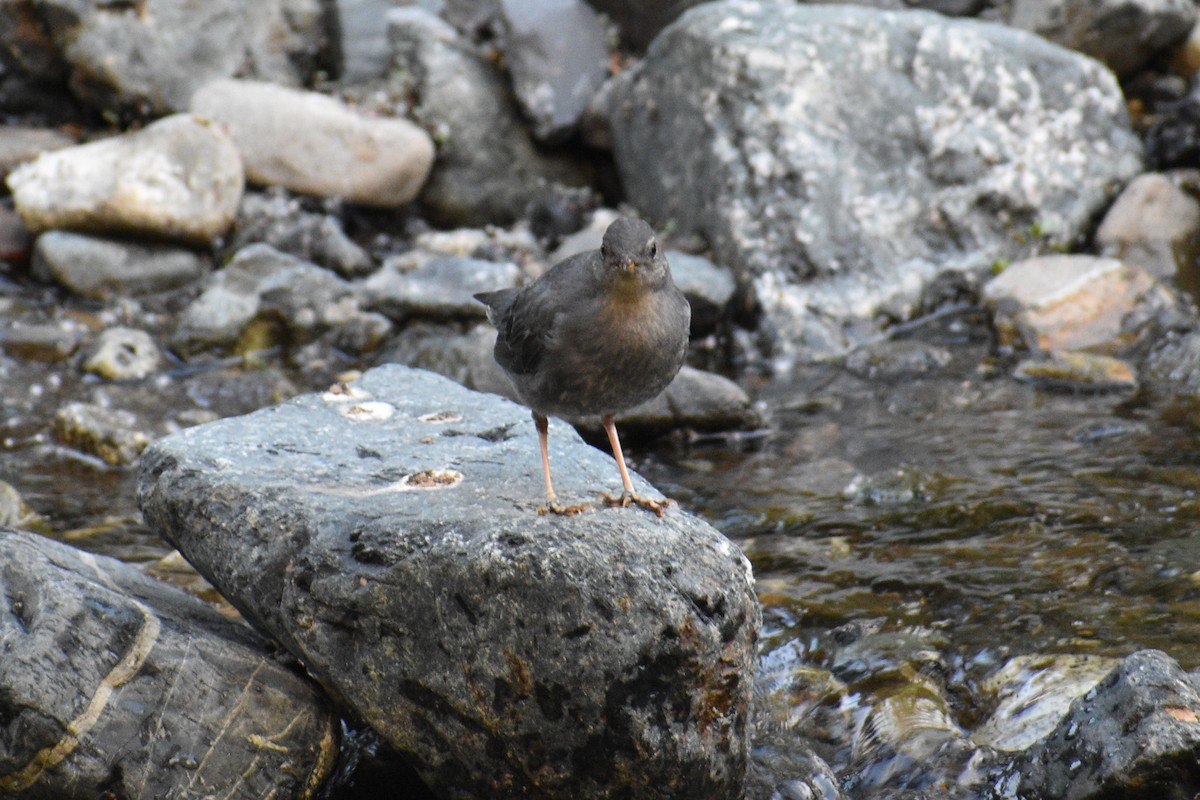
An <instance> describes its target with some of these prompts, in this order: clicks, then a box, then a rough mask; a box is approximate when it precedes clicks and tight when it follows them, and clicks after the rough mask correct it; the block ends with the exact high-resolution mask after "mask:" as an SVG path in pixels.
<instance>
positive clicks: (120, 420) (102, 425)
mask: <svg viewBox="0 0 1200 800" xmlns="http://www.w3.org/2000/svg"><path fill="white" fill-rule="evenodd" d="M137 424H138V420H137V416H136V415H135V414H134V413H133V412H131V411H126V410H125V409H117V408H105V407H104V406H98V405H95V404H92V403H79V402H75V403H68V404H67V405H65V406H63V407H62V408H60V409H59V410H58V411H57V413H55V415H54V433H55V435H56V436H57V437H58V439H59V441H61V442H62V443H63V444H65V445H68V446H69V447H73V448H75V449H76V450H79V451H81V452H83V453H87V454H88V455H93V456H95V457H96V458H99V459H100V460H101V461H103V462H105V463H106V464H110V465H112V466H121V465H124V464H132V463H133V462H134V461H136V460H137V457H138V456H139V455H140V454H141V452H142V450H144V449H145V448H146V445H148V444H150V437H149V436H148V435H147V434H146V433H144V432H143V431H141V430H139V429H138V427H137Z"/></svg>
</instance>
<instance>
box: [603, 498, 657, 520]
mask: <svg viewBox="0 0 1200 800" xmlns="http://www.w3.org/2000/svg"><path fill="white" fill-rule="evenodd" d="M601 497H603V498H604V505H606V506H608V507H609V508H629V506H630V505H633V504H637V505H639V506H641V507H642V508H644V509H646V510H647V511H653V512H654V513H655V514H657V515H658V516H660V517H661V516H662V515H663V514H665V513H666V511H667V506H673V505H675V501H674V500H672V499H671V498H669V497H664V498H662V499H661V500H656V499H654V498H653V497H642V496H640V495H636V494H630V493H629V492H621V494H620V496H616V495H611V494H609V493H608V492H602V493H601Z"/></svg>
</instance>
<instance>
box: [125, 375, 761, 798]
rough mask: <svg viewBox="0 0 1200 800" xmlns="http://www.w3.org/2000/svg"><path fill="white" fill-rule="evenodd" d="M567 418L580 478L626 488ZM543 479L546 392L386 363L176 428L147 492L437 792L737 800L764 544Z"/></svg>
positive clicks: (571, 467)
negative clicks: (615, 505)
mask: <svg viewBox="0 0 1200 800" xmlns="http://www.w3.org/2000/svg"><path fill="white" fill-rule="evenodd" d="M551 426H552V428H553V430H552V432H551V436H550V442H551V457H552V459H553V462H554V464H555V468H556V473H555V478H556V480H557V482H558V483H557V485H558V487H559V491H560V496H563V497H564V499H565V500H572V499H573V498H574V497H576V496H578V495H580V494H585V493H590V492H595V491H597V490H599V489H602V488H603V489H611V488H614V486H615V485H619V484H617V474H616V468H615V466H614V464H613V462H612V459H611V458H610V457H609V456H608V455H606V454H604V453H601V452H600V451H598V450H595V449H593V448H590V447H587V446H586V445H584V444H583V443H582V442H581V441H580V440H579V438H578V437H577V436H575V435H573V434H572V433H571V432H570V430H569V428H567V427H566V426H564V425H561V424H560V423H557V422H552V423H551ZM634 480H635V484H636V486H637V489H638V491H639V492H642V493H648V494H652V493H653V492H654V490H653V488H652V487H650V486H649V485H648V484H646V483H645V481H644V480H642V479H641V478H635V479H634ZM543 490H544V486H543V484H542V478H541V467H540V463H539V460H538V456H537V437H536V434H535V431H534V427H533V423H532V420H530V418H529V414H528V411H527V410H526V409H524V408H522V407H519V406H516V405H514V404H511V403H508V402H505V401H503V400H500V399H498V398H495V397H489V396H487V395H482V394H479V393H474V392H470V391H468V390H466V389H463V388H462V387H459V386H457V385H456V384H454V383H452V382H450V381H448V380H446V379H444V378H441V377H438V376H435V375H433V374H432V373H426V372H420V371H416V370H410V369H406V368H403V367H398V366H388V367H380V368H377V369H374V370H371V371H369V372H367V373H366V374H365V375H363V376H362V377H361V378H360V379H359V380H357V381H355V382H353V383H351V384H348V385H336V386H335V387H333V388H332V389H331V390H329V391H327V392H324V393H322V394H313V395H305V396H302V397H299V398H296V399H294V400H293V401H290V402H288V403H285V404H283V405H280V406H276V407H274V408H269V409H264V410H262V411H259V412H255V413H253V414H250V415H247V416H244V417H237V418H230V419H224V420H221V421H219V422H216V423H213V424H211V425H202V426H199V427H196V428H190V429H188V430H185V431H182V432H180V433H177V434H174V435H172V436H169V437H166V438H163V439H160V440H159V441H158V442H157V443H156V444H155V445H154V446H153V447H152V448H151V449H150V450H149V451H147V453H146V454H145V455H143V459H142V469H141V472H140V476H139V492H138V493H139V503H140V505H141V507H142V509H143V513H144V514H145V517H146V520H147V523H148V524H149V525H150V526H151V527H152V528H153V529H155V530H157V531H159V532H160V533H161V534H163V535H164V536H165V537H166V538H167V539H169V540H170V541H171V542H172V543H173V544H174V545H176V546H177V547H178V548H179V550H180V552H182V553H183V554H184V555H185V556H186V557H187V558H188V560H189V561H191V562H192V563H193V564H195V565H196V567H197V568H198V569H199V570H200V571H201V573H202V574H204V575H205V577H207V578H208V579H209V580H211V581H212V582H213V583H214V585H216V586H217V587H218V588H219V589H220V590H221V592H222V594H223V595H224V596H225V597H227V598H228V599H229V600H230V601H231V602H232V603H233V604H234V605H235V606H237V607H238V608H239V610H241V612H242V613H243V615H244V616H245V617H246V618H247V619H249V620H252V621H253V623H254V624H255V625H257V626H258V627H259V628H261V629H262V630H265V631H269V632H270V633H271V635H272V637H273V638H274V639H276V640H277V641H278V642H280V643H281V644H282V645H283V646H284V647H286V648H287V649H289V650H290V651H291V652H292V653H293V654H295V655H296V656H297V657H298V658H300V659H301V660H302V661H303V662H304V664H305V666H306V667H307V668H308V669H309V671H311V672H312V673H313V674H314V675H315V676H317V677H318V679H319V680H321V681H322V682H323V683H325V684H327V685H328V686H330V687H331V689H332V690H333V691H335V692H336V693H337V695H338V696H339V697H340V698H342V699H343V700H344V702H346V703H347V704H349V705H350V706H351V707H352V708H353V709H354V711H355V712H356V713H357V714H358V715H360V716H361V717H362V718H363V719H365V720H366V721H368V722H369V723H370V724H371V725H372V727H374V728H375V729H376V730H377V731H379V733H380V734H381V735H382V736H383V737H384V738H385V739H386V740H387V741H388V742H389V743H391V744H392V745H393V746H395V747H396V748H397V749H399V750H400V751H402V752H403V753H404V754H405V755H406V757H407V759H408V760H409V762H410V763H412V764H413V765H414V767H415V768H416V769H417V771H418V772H419V773H420V775H421V777H422V779H423V780H424V782H425V783H426V784H427V785H428V786H429V787H430V788H431V789H432V790H433V791H434V793H435V794H437V795H438V796H441V797H501V796H503V797H517V796H532V795H534V794H538V795H545V796H553V797H572V798H581V799H586V798H600V797H619V796H626V797H638V798H647V799H648V800H652V799H653V798H680V797H688V798H712V799H713V800H717V799H718V798H720V799H721V800H725V799H726V798H729V797H735V796H739V795H740V794H741V792H742V786H743V781H744V778H745V771H746V765H747V760H748V736H749V724H748V722H749V720H748V714H749V701H750V695H751V685H752V681H753V672H754V660H755V648H756V640H757V626H758V619H759V610H758V603H757V600H756V599H755V596H754V592H753V589H752V577H751V574H750V569H749V564H748V562H747V561H746V560H745V559H744V557H743V556H742V555H741V554H740V552H739V551H738V549H737V548H736V547H735V546H734V545H732V544H731V543H730V542H729V541H728V540H727V539H725V538H724V537H723V536H721V535H720V534H719V533H718V532H717V531H715V530H713V529H712V528H711V527H709V526H708V525H707V524H706V523H704V522H702V521H700V520H699V519H697V518H695V517H692V516H690V515H688V514H685V513H683V512H682V511H680V510H678V509H674V510H669V511H668V512H667V514H666V516H665V517H662V518H659V517H657V516H655V515H653V514H648V513H646V512H645V511H643V510H642V509H635V508H628V509H607V508H606V509H602V510H601V509H598V510H596V511H595V512H594V513H586V514H580V515H576V516H572V517H555V516H553V515H539V514H538V513H536V508H537V506H538V505H539V504H540V503H541V502H542V500H543V497H542V493H543ZM431 620H436V622H437V624H430V621H431Z"/></svg>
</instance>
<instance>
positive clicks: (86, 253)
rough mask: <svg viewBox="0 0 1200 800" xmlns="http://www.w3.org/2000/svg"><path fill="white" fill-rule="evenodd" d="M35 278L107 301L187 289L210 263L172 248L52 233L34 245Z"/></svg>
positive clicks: (40, 237)
mask: <svg viewBox="0 0 1200 800" xmlns="http://www.w3.org/2000/svg"><path fill="white" fill-rule="evenodd" d="M32 274H33V276H34V277H35V278H37V279H39V280H42V281H55V282H56V283H58V284H60V285H61V286H63V287H64V288H66V289H68V290H70V291H71V292H74V293H75V294H77V295H79V296H81V297H87V298H90V299H92V300H106V299H109V298H111V297H114V296H121V295H140V294H152V293H154V292H162V291H166V290H169V289H176V288H179V287H181V286H186V285H187V284H189V283H192V282H193V281H196V280H199V279H200V278H201V277H202V276H203V275H204V259H202V258H201V257H200V255H199V254H197V253H196V252H194V251H192V250H188V249H185V248H182V247H176V246H174V245H169V244H142V243H138V242H132V241H123V240H118V239H109V238H104V237H100V236H92V235H89V234H84V233H73V232H71V231H46V232H45V233H43V234H42V235H41V236H39V237H38V238H37V241H36V242H35V243H34V248H33V264H32Z"/></svg>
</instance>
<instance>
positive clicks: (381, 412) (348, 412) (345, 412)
mask: <svg viewBox="0 0 1200 800" xmlns="http://www.w3.org/2000/svg"><path fill="white" fill-rule="evenodd" d="M338 413H339V414H341V415H342V416H343V417H346V418H347V419H352V420H355V421H358V422H381V421H383V420H385V419H391V417H392V415H393V414H395V413H396V407H395V406H394V405H392V404H391V403H384V402H383V401H381V400H368V401H366V402H365V403H355V404H354V405H348V406H341V407H340V408H338Z"/></svg>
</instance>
